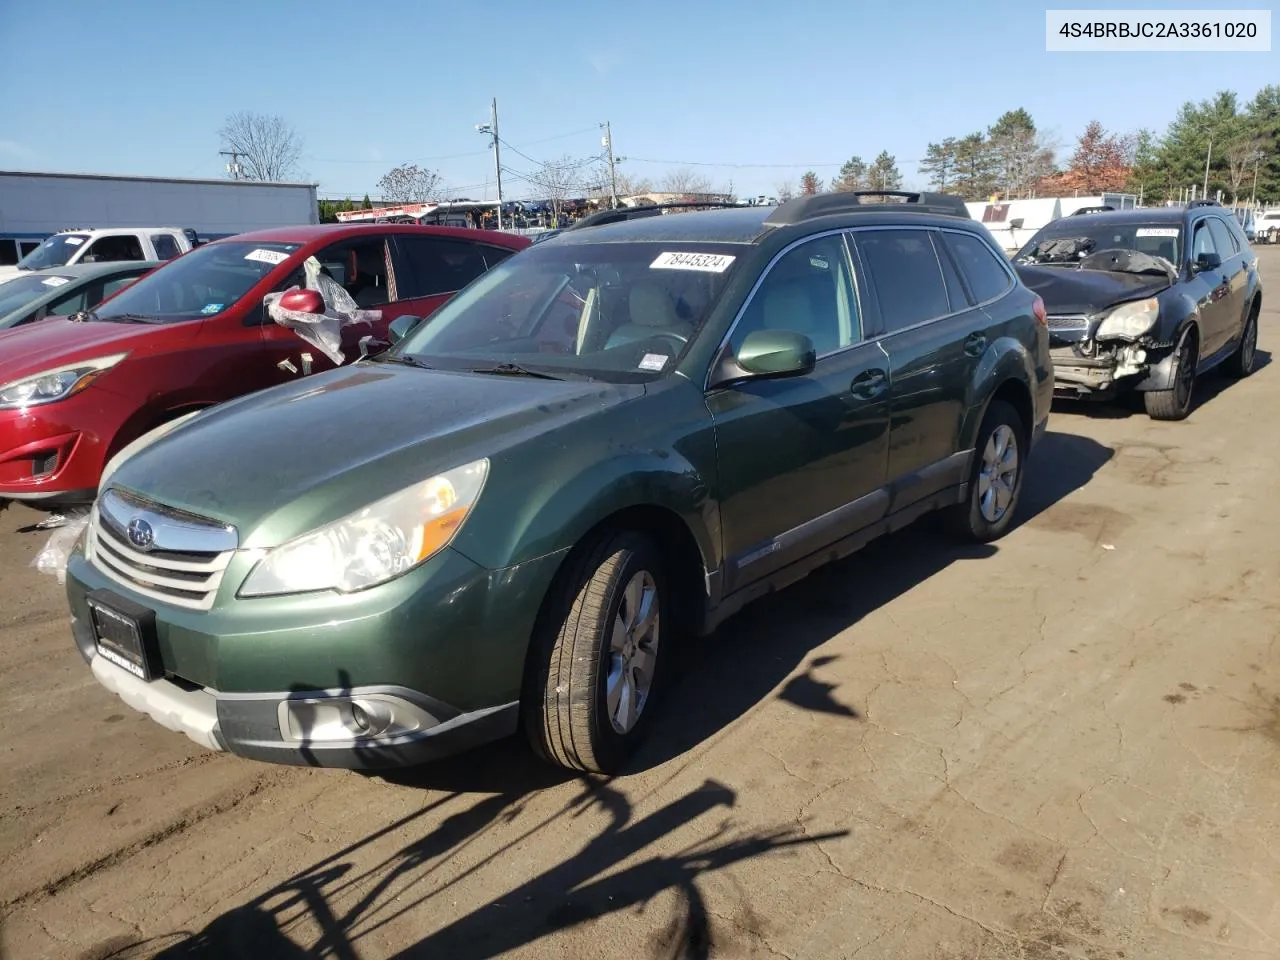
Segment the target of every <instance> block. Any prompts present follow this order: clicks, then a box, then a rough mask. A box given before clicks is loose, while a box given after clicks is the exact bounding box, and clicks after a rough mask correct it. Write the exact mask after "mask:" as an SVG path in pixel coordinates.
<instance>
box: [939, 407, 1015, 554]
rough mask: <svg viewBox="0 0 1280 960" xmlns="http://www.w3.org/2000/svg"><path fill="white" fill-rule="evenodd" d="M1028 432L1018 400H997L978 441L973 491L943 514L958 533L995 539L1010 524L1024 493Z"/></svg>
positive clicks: (968, 537) (981, 539)
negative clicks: (1016, 405)
mask: <svg viewBox="0 0 1280 960" xmlns="http://www.w3.org/2000/svg"><path fill="white" fill-rule="evenodd" d="M1027 433H1028V431H1027V426H1026V425H1025V424H1024V423H1023V422H1022V418H1021V417H1020V416H1018V412H1017V411H1016V410H1015V409H1014V408H1013V407H1012V406H1010V405H1009V404H1007V403H1005V402H1004V401H1003V400H992V401H991V405H990V406H989V407H987V412H986V415H985V416H984V417H983V418H982V426H981V427H979V428H978V437H977V442H976V443H975V444H974V458H973V467H972V468H971V470H970V473H969V495H968V497H967V498H966V499H965V501H964V503H959V504H956V505H955V506H953V507H948V508H947V509H946V511H945V512H944V514H943V518H944V521H945V523H946V525H947V527H948V528H949V529H950V531H951V533H952V534H953V535H955V536H957V537H960V538H961V539H963V540H968V541H971V542H977V543H989V542H990V541H992V540H996V539H998V538H1000V537H1002V536H1003V535H1004V533H1005V531H1007V530H1008V529H1009V526H1010V524H1012V522H1013V517H1014V514H1015V513H1016V512H1017V509H1018V499H1019V498H1020V497H1021V495H1022V478H1023V475H1024V474H1025V473H1026V470H1025V467H1026V457H1027ZM1010 444H1012V448H1010ZM1001 491H1004V492H1003V494H1002V493H1001Z"/></svg>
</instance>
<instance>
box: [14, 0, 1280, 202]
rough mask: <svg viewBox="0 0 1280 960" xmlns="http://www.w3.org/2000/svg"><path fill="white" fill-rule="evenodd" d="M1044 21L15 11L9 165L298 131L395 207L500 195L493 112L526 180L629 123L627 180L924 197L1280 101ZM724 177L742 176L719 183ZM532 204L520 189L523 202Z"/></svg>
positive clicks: (224, 3)
mask: <svg viewBox="0 0 1280 960" xmlns="http://www.w3.org/2000/svg"><path fill="white" fill-rule="evenodd" d="M1246 4H1247V0H1246V2H1245V3H1241V4H1240V5H1241V6H1244V5H1246ZM1253 5H1255V6H1262V4H1258V3H1256V2H1255V3H1254V4H1253ZM1053 6H1054V7H1068V6H1073V5H1071V4H1067V3H1055V4H1053ZM1074 6H1079V5H1078V4H1077V5H1074ZM1092 6H1095V7H1102V6H1106V5H1105V4H1103V3H1100V2H1098V3H1095V4H1093V5H1092ZM1199 6H1200V7H1201V8H1203V7H1205V6H1210V5H1209V4H1207V3H1202V4H1200V5H1199ZM1117 7H1118V8H1125V9H1133V8H1161V9H1167V8H1180V9H1195V8H1196V7H1197V5H1196V4H1185V3H1182V4H1179V3H1176V2H1172V0H1164V2H1162V3H1144V2H1141V0H1130V2H1129V3H1125V4H1122V5H1117ZM1044 9H1045V5H1044V4H1027V3H1025V2H1021V3H1019V2H1004V0H990V2H977V0H974V2H966V3H958V2H955V0H950V2H922V0H894V2H891V3H878V2H876V3H862V2H857V0H853V2H845V3H833V4H822V5H820V6H816V7H815V6H812V5H808V4H781V3H770V4H767V5H766V4H761V5H759V6H754V7H749V6H747V5H746V4H735V3H729V2H721V0H699V2H688V0H683V2H675V0H647V2H645V3H643V4H641V3H631V4H625V5H624V4H618V3H602V2H599V0H596V2H590V3H578V2H568V0H543V2H541V3H533V2H529V0H521V2H514V0H489V2H485V3H478V2H474V0H472V2H450V0H419V2H416V3H415V2H411V0H368V2H364V3H356V2H352V0H344V2H329V0H309V2H304V0H252V2H246V0H218V2H217V3H199V2H174V0H167V2H157V0H128V2H124V3H118V4H105V3H97V2H91V0H66V2H61V3H32V2H19V0H0V63H3V64H4V66H5V73H6V77H7V78H8V81H9V83H8V84H7V85H6V86H7V93H6V95H5V96H4V97H3V98H2V99H0V169H11V170H12V169H23V170H57V171H76V172H93V173H136V174H148V175H156V176H179V177H182V176H189V177H202V176H203V177H208V176H221V175H222V172H223V163H224V160H223V158H221V157H219V156H218V150H219V149H220V147H221V144H220V143H219V140H218V137H217V130H218V129H219V127H220V126H221V124H222V121H223V119H224V117H225V116H226V115H227V114H229V113H232V112H235V111H239V110H250V111H256V112H261V113H278V114H281V115H283V116H284V117H286V118H287V119H288V120H289V121H291V122H292V123H293V124H294V125H295V127H296V128H297V130H298V132H299V133H300V135H301V136H302V139H303V141H304V158H303V162H302V171H303V173H304V174H306V176H307V178H308V179H312V180H315V181H317V182H319V183H320V185H321V192H322V195H344V194H355V195H360V194H363V193H364V192H365V191H369V192H370V193H373V194H375V195H376V190H375V189H374V183H375V182H376V180H377V179H378V177H379V176H380V175H381V174H382V173H383V172H385V171H386V170H387V169H388V168H389V167H391V166H394V165H395V164H397V163H401V162H405V161H414V162H418V163H420V164H422V165H424V166H428V167H431V168H433V169H436V170H438V171H439V173H440V174H441V175H442V176H443V177H444V178H445V180H446V182H447V183H449V184H450V185H451V186H453V187H455V188H458V189H459V190H460V192H461V193H463V194H465V195H467V196H470V197H482V196H485V195H486V193H487V195H488V196H490V197H492V196H493V192H492V191H493V184H492V177H493V173H492V170H493V161H492V156H491V154H490V153H489V152H488V151H487V149H486V144H485V138H484V137H483V136H482V135H481V134H479V133H477V132H476V131H475V125H476V124H477V123H480V122H483V121H485V120H487V119H488V110H489V101H490V98H492V97H497V98H498V107H499V112H500V126H501V133H502V137H503V140H504V141H506V142H507V143H509V144H512V145H513V146H514V147H516V148H519V150H520V151H522V152H523V153H524V154H527V157H523V156H520V155H519V154H518V153H516V152H514V151H507V150H504V155H503V164H504V166H507V167H511V168H513V169H515V170H517V171H520V170H529V169H531V168H532V167H533V166H534V164H533V162H532V161H533V160H538V161H540V160H544V159H549V158H555V157H559V156H562V155H566V154H567V155H569V156H572V157H574V158H575V159H577V158H582V157H585V156H587V155H589V154H596V153H599V152H600V135H601V131H600V130H599V129H597V126H596V125H597V123H599V122H600V121H604V120H610V121H612V123H613V136H614V143H615V149H616V150H617V152H618V153H619V154H620V155H624V156H626V157H628V158H629V159H628V160H627V161H626V163H625V164H624V168H625V169H626V170H627V171H628V172H629V173H631V174H633V175H637V176H646V177H650V178H652V179H655V180H656V179H659V178H660V177H661V175H662V174H663V173H664V172H665V171H667V170H668V169H671V168H675V167H679V166H682V165H685V164H693V163H697V164H702V165H700V166H698V167H697V168H696V169H698V170H699V171H701V172H704V173H706V174H707V175H708V176H710V177H711V178H712V180H713V182H714V183H715V184H716V185H718V186H720V185H725V184H727V183H728V182H729V181H730V180H732V182H733V184H734V186H735V188H736V189H737V191H738V192H739V193H740V194H743V195H747V194H756V193H773V192H774V187H775V185H776V184H777V183H778V182H779V181H780V180H786V179H790V180H795V179H797V178H798V177H799V175H800V174H801V173H802V172H803V171H804V170H805V169H807V168H809V167H812V168H813V169H815V170H817V172H818V173H819V175H820V176H822V177H823V178H824V179H825V178H828V177H830V176H832V175H833V174H834V173H835V172H836V169H837V168H838V165H839V164H840V163H841V162H843V161H844V160H846V159H848V157H850V156H851V155H853V154H859V155H861V156H862V157H863V158H864V159H867V160H870V159H871V158H872V157H874V156H875V154H877V153H878V152H879V151H880V150H882V149H884V150H888V151H889V152H890V153H892V154H894V155H896V157H897V159H898V164H899V167H900V168H901V170H902V172H903V174H904V175H905V177H906V179H907V183H908V185H913V183H914V185H923V184H922V183H921V178H920V177H919V175H918V173H917V170H916V166H917V161H918V159H919V158H920V157H921V156H922V155H923V153H924V149H925V146H926V145H927V144H928V142H929V141H931V140H939V139H941V138H942V137H945V136H948V135H963V134H965V133H968V132H971V131H974V130H979V129H982V128H985V127H986V126H988V125H990V124H991V123H992V122H993V121H994V120H995V119H996V117H997V116H999V114H1000V113H1002V112H1003V111H1005V110H1007V109H1011V108H1014V107H1019V106H1021V107H1025V108H1026V109H1027V110H1029V111H1030V112H1031V114H1032V116H1033V117H1034V119H1035V121H1036V123H1037V125H1038V126H1039V127H1041V128H1042V129H1045V130H1048V131H1050V132H1051V133H1052V134H1054V135H1056V137H1057V138H1058V139H1059V140H1060V142H1061V144H1062V146H1063V148H1064V149H1065V150H1066V152H1068V153H1069V150H1070V145H1071V144H1072V142H1073V141H1074V138H1075V136H1076V135H1077V134H1078V133H1079V132H1080V130H1081V129H1082V128H1083V127H1084V125H1085V124H1086V123H1087V122H1088V121H1089V120H1092V119H1097V120H1100V121H1101V122H1102V123H1103V124H1104V125H1105V126H1106V127H1107V128H1108V129H1117V130H1134V129H1137V128H1139V127H1142V126H1149V127H1154V128H1156V129H1158V130H1163V128H1164V126H1165V124H1166V123H1168V121H1169V120H1170V119H1171V118H1172V117H1173V116H1174V114H1175V113H1176V111H1177V109H1178V106H1179V105H1180V104H1181V103H1182V102H1183V101H1185V100H1188V99H1202V98H1205V97H1208V96H1210V95H1212V94H1213V92H1214V91H1215V90H1218V89H1223V88H1226V89H1234V90H1236V91H1237V92H1238V93H1239V94H1240V96H1241V99H1242V100H1246V99H1249V98H1251V97H1252V96H1253V94H1254V93H1255V92H1256V91H1257V90H1258V89H1260V88H1261V87H1262V86H1264V85H1265V84H1267V83H1275V82H1280V69H1278V68H1280V56H1278V55H1277V54H1276V53H1275V52H1272V53H1258V54H1205V53H1146V54H1136V53H1118V54H1114V53H1113V54H1079V53H1070V54H1063V53H1054V54H1050V53H1046V52H1045V50H1044ZM814 10H817V11H819V12H818V13H816V14H815V13H812V11H814ZM530 158H531V159H530ZM648 161H660V162H648ZM729 163H736V164H740V165H741V166H738V167H731V166H725V165H719V164H729ZM527 189H528V188H527V186H526V185H525V184H523V183H521V182H519V181H518V180H517V179H516V178H515V177H506V178H505V179H504V192H505V194H506V195H507V196H513V195H516V196H519V195H522V194H523V193H524V192H525V191H526V190H527Z"/></svg>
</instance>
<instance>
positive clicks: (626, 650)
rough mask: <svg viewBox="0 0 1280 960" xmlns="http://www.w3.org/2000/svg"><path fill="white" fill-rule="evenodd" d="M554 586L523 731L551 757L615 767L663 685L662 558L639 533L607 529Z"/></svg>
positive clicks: (579, 766) (595, 769) (584, 766)
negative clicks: (608, 530) (661, 665)
mask: <svg viewBox="0 0 1280 960" xmlns="http://www.w3.org/2000/svg"><path fill="white" fill-rule="evenodd" d="M571 562H572V561H571ZM558 590H559V593H558V595H556V596H553V597H552V598H551V602H552V604H553V606H552V607H551V608H549V611H548V616H547V617H546V622H545V623H544V624H543V627H542V630H541V636H540V637H536V638H535V644H536V646H535V647H534V648H533V650H532V651H531V654H530V656H531V660H530V669H529V672H528V675H527V680H526V686H525V696H524V698H523V708H522V709H523V714H524V718H523V719H524V727H525V732H526V734H527V735H528V737H529V741H530V743H531V744H532V746H533V749H534V750H535V752H537V753H538V754H539V755H540V756H541V757H543V758H544V759H546V760H549V761H550V762H552V763H555V764H558V765H560V766H563V767H567V768H569V769H571V770H585V771H588V772H591V773H605V774H610V773H614V772H616V771H617V770H618V768H619V767H620V766H621V765H622V764H623V763H624V762H625V761H626V759H627V758H628V757H629V756H630V755H631V753H632V751H633V750H634V749H635V747H636V746H637V745H638V744H639V742H640V741H641V739H643V736H644V731H645V728H646V727H647V726H648V722H649V720H650V718H651V717H652V714H653V700H654V694H655V692H656V691H657V690H658V689H659V681H660V679H661V672H660V669H659V667H660V662H659V658H660V655H661V654H662V653H663V652H664V651H663V650H662V643H663V641H664V640H665V639H666V638H664V635H663V628H664V626H666V625H667V622H668V620H669V617H668V616H667V592H666V579H665V575H664V571H663V568H662V562H661V558H660V556H659V554H658V551H657V549H656V548H655V547H654V545H653V542H652V541H651V540H649V539H648V538H647V537H645V536H644V535H643V534H640V533H638V532H634V531H616V532H612V533H609V534H606V535H604V536H603V537H601V538H600V539H599V540H597V541H596V542H595V543H594V544H593V545H590V546H588V547H586V548H585V549H583V550H582V551H581V552H580V554H579V558H578V560H577V562H576V563H574V566H573V567H571V568H570V571H569V574H568V576H567V578H566V579H565V581H564V582H563V584H562V585H561V586H560V587H559V588H558Z"/></svg>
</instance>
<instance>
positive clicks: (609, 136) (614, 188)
mask: <svg viewBox="0 0 1280 960" xmlns="http://www.w3.org/2000/svg"><path fill="white" fill-rule="evenodd" d="M601 126H603V127H604V146H605V147H607V148H608V150H609V196H610V197H611V198H612V199H611V201H610V208H609V209H611V210H617V209H618V171H617V168H616V167H615V166H614V162H613V129H612V128H611V127H610V126H609V121H608V120H606V121H605V122H604V123H603V124H601Z"/></svg>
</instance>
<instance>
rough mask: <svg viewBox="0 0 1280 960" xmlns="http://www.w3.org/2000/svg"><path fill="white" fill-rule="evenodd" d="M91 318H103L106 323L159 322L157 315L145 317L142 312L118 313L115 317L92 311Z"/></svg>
mask: <svg viewBox="0 0 1280 960" xmlns="http://www.w3.org/2000/svg"><path fill="white" fill-rule="evenodd" d="M89 319H90V320H101V321H103V322H105V323H159V322H160V321H159V320H157V319H156V318H155V317H144V316H143V315H142V314H140V313H118V314H116V315H115V316H114V317H104V316H101V315H100V314H97V313H91V315H90V317H89Z"/></svg>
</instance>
